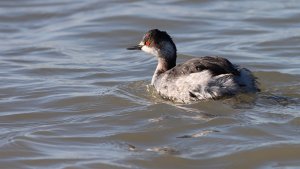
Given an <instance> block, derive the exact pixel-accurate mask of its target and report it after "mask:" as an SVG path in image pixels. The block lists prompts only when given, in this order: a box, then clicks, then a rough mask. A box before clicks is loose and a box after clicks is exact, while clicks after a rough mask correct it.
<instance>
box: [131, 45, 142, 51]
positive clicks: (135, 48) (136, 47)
mask: <svg viewBox="0 0 300 169" xmlns="http://www.w3.org/2000/svg"><path fill="white" fill-rule="evenodd" d="M142 47H143V46H142V45H136V46H131V47H128V48H127V50H141V49H142Z"/></svg>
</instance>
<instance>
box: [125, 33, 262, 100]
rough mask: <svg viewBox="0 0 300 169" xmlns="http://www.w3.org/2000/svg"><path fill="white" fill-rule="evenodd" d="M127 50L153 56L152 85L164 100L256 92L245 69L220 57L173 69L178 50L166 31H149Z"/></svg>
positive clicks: (195, 59)
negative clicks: (155, 62)
mask: <svg viewBox="0 0 300 169" xmlns="http://www.w3.org/2000/svg"><path fill="white" fill-rule="evenodd" d="M127 49H128V50H143V51H144V52H146V53H150V54H152V55H154V56H156V58H157V59H158V64H157V67H156V70H155V72H154V75H153V77H152V80H151V85H153V86H154V88H155V89H156V90H157V91H158V93H159V94H160V95H161V96H162V97H163V98H167V99H170V100H172V101H175V102H182V103H190V102H193V101H198V100H204V99H217V98H220V97H224V96H232V95H235V94H237V93H240V92H257V91H259V89H258V87H257V83H256V80H255V77H254V76H253V75H252V73H251V72H250V71H249V70H248V69H246V68H241V67H239V66H237V65H234V64H232V63H231V62H229V61H228V60H227V59H225V58H222V57H218V56H205V57H199V58H194V59H191V60H188V61H187V62H185V63H182V64H179V65H177V66H176V58H177V49H176V46H175V43H174V42H173V40H172V38H171V37H170V36H169V35H168V34H167V32H165V31H160V30H158V29H152V30H150V31H148V32H147V33H146V34H145V35H144V37H143V39H142V41H141V42H140V43H139V44H138V45H136V46H133V47H129V48H127Z"/></svg>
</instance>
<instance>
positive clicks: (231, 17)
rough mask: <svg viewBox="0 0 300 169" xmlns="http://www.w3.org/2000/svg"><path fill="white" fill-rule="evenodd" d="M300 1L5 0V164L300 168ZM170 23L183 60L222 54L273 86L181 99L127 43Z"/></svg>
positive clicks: (1, 156)
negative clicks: (154, 85) (155, 81)
mask: <svg viewBox="0 0 300 169" xmlns="http://www.w3.org/2000/svg"><path fill="white" fill-rule="evenodd" d="M299 7H300V3H299V2H298V1H293V0H288V1H272V2H271V1H248V2H244V1H205V0H203V1H193V0H189V1H181V0H168V1H151V3H149V2H146V1H132V0H126V1H118V0H116V1H100V0H88V1H70V0H63V1H58V0H54V1H36V0H28V1H17V0H4V1H1V2H0V37H1V41H0V45H1V48H0V59H1V62H0V79H1V80H0V137H1V141H0V163H1V167H2V168H155V169H157V168H199V166H202V167H203V168H298V167H299V166H300V162H299V154H300V142H299V140H300V130H299V127H300V113H299V108H300V94H299V93H300V83H299V82H300V74H299V72H300V71H299V70H300V69H299V67H300V59H299V56H300V49H299V44H300V33H299V32H300V24H299V23H300V11H299ZM151 28H159V29H162V30H167V31H168V32H169V34H171V35H172V36H173V39H174V40H175V42H176V44H177V48H178V53H179V59H178V60H179V62H182V61H185V60H188V59H190V58H192V57H198V56H204V55H220V56H224V57H226V58H228V59H230V60H231V61H232V62H234V63H237V64H240V65H243V66H245V67H247V68H249V69H251V70H253V71H254V74H255V75H256V76H257V77H258V80H259V82H260V88H261V89H262V92H261V93H259V94H257V95H238V96H236V97H233V98H227V99H223V100H218V101H204V102H200V103H194V104H190V105H177V104H174V103H172V102H169V101H165V100H163V99H161V98H160V97H159V96H158V95H157V93H155V91H153V90H152V89H151V87H150V88H149V86H148V84H149V82H150V79H151V76H152V73H153V72H154V68H155V64H156V61H155V60H154V59H153V58H151V57H149V56H148V55H146V54H144V53H142V52H140V53H139V52H134V53H132V52H128V51H126V50H125V48H126V47H127V46H130V45H132V44H136V43H137V42H138V41H139V40H140V38H141V36H142V35H143V33H144V32H145V31H147V30H149V29H151Z"/></svg>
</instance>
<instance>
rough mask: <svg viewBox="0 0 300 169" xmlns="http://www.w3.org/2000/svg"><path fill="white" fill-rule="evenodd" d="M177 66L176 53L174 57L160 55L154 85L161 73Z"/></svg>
mask: <svg viewBox="0 0 300 169" xmlns="http://www.w3.org/2000/svg"><path fill="white" fill-rule="evenodd" d="M175 66H176V55H175V56H173V57H158V63H157V66H156V69H155V72H154V75H153V77H152V81H151V84H152V85H153V84H154V82H155V80H156V79H157V77H158V76H159V75H161V74H162V73H165V72H166V71H168V70H170V69H172V68H173V67H175Z"/></svg>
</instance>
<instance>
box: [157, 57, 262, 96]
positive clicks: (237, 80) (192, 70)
mask: <svg viewBox="0 0 300 169" xmlns="http://www.w3.org/2000/svg"><path fill="white" fill-rule="evenodd" d="M156 78H157V79H156V80H155V81H154V87H155V88H156V89H157V91H158V92H159V93H160V94H161V95H162V96H163V97H166V98H168V99H171V100H174V101H177V102H191V101H196V100H202V99H211V98H218V97H222V96H226V95H233V94H236V93H237V92H239V91H241V90H243V89H247V90H248V89H249V90H250V89H252V90H257V88H256V84H255V79H254V77H253V76H252V74H251V73H250V72H249V71H248V70H247V69H244V68H238V67H237V66H235V65H233V64H232V63H231V62H229V61H228V60H227V59H225V58H222V57H211V56H205V57H200V58H195V59H191V60H188V61H187V62H185V63H182V64H179V65H177V66H175V67H174V68H172V69H170V70H168V71H166V72H164V73H162V74H161V75H159V76H157V77H156Z"/></svg>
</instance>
